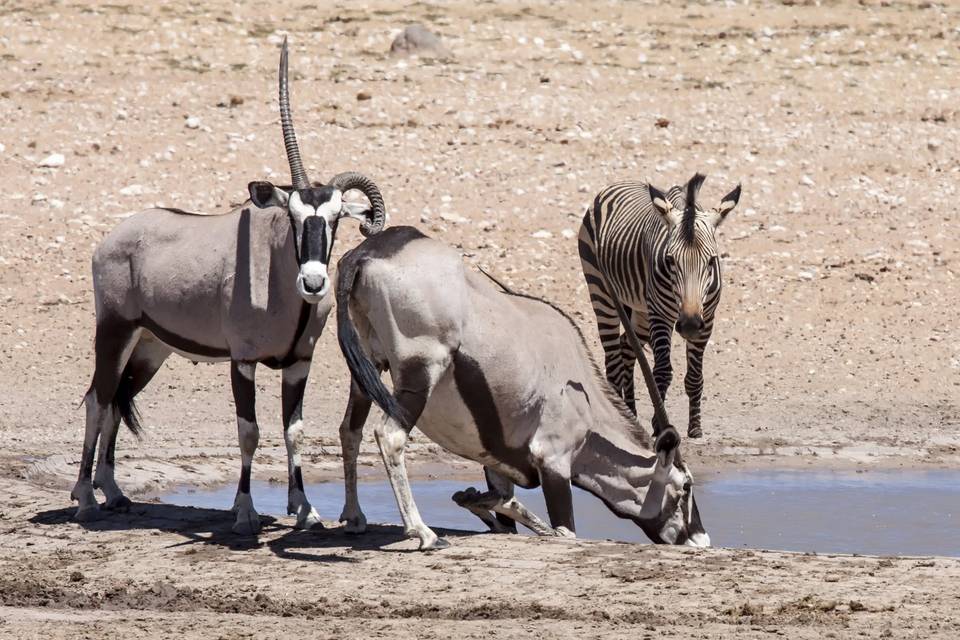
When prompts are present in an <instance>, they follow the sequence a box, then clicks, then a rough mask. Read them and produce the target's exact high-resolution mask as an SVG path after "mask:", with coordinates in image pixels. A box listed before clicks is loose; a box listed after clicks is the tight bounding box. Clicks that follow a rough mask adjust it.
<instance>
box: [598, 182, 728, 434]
mask: <svg viewBox="0 0 960 640" xmlns="http://www.w3.org/2000/svg"><path fill="white" fill-rule="evenodd" d="M703 179H704V178H703V176H701V175H699V174H697V175H695V176H694V177H693V178H692V179H691V180H690V182H688V183H687V184H686V185H684V186H683V187H679V186H675V187H672V188H671V189H669V190H668V191H667V192H666V193H665V194H664V193H662V192H660V191H659V190H657V189H656V188H655V187H653V186H651V185H648V184H645V183H642V182H621V183H617V184H614V185H611V186H609V187H607V188H606V189H604V190H603V191H601V192H600V193H599V194H597V197H596V198H595V199H594V201H593V205H592V206H591V207H590V208H589V209H588V210H587V213H586V215H584V217H583V224H582V225H581V227H580V235H579V251H580V262H581V264H582V266H583V275H584V278H585V279H586V282H587V288H588V290H589V292H590V301H591V303H592V305H593V311H594V313H595V314H596V317H597V329H598V331H599V334H600V342H601V344H602V345H603V351H604V357H605V360H606V374H607V379H608V380H609V381H610V383H611V384H612V385H613V387H614V388H615V389H617V390H618V391H619V392H620V393H621V395H622V396H623V399H624V400H625V401H626V403H627V405H628V406H629V407H630V408H631V409H632V410H633V411H634V412H636V404H635V401H634V387H633V367H634V363H635V361H636V354H635V353H634V351H633V349H632V348H631V347H630V344H629V342H628V341H627V340H626V337H625V336H624V335H621V332H620V319H619V317H618V315H617V311H616V308H615V307H614V302H613V299H612V297H611V294H615V295H616V299H617V300H619V301H620V302H621V304H623V305H624V307H625V309H626V311H627V313H628V314H629V316H630V320H631V322H632V323H633V326H634V330H635V331H636V333H637V336H638V337H639V338H640V340H642V341H643V342H646V343H648V344H650V345H651V348H652V350H653V357H654V369H653V374H654V378H655V380H656V383H657V388H658V389H659V391H660V396H661V397H663V398H666V393H667V388H668V387H669V386H670V382H671V379H672V375H673V370H672V367H671V364H670V347H671V340H672V337H673V330H674V327H676V328H677V330H678V331H679V332H680V333H681V335H682V336H683V338H684V339H685V340H686V342H687V373H686V377H685V379H684V386H685V388H686V392H687V396H688V397H689V400H690V418H689V423H688V428H687V434H688V435H689V436H690V437H694V438H696V437H699V436H700V435H701V434H702V430H701V425H700V399H701V396H702V395H703V352H704V350H705V349H706V346H707V343H708V342H709V340H710V333H711V332H712V330H713V320H714V312H715V311H716V308H717V306H718V305H719V303H720V290H721V275H720V259H719V256H718V252H717V243H716V237H715V230H716V227H717V225H719V224H720V222H722V220H723V219H724V217H725V216H726V214H727V213H729V212H730V210H732V209H733V207H734V206H736V203H737V201H738V200H739V197H740V187H739V186H737V188H736V189H734V190H733V191H732V192H731V193H730V194H728V195H727V196H725V197H724V199H723V201H722V203H721V205H720V207H719V208H718V209H716V210H710V211H704V210H703V209H702V208H701V207H700V206H699V204H698V203H697V201H696V199H697V193H698V191H699V188H700V185H701V184H702V183H703Z"/></svg>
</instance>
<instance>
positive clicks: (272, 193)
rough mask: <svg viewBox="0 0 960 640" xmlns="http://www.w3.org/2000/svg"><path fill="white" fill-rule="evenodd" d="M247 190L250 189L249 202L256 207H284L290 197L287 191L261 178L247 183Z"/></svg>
mask: <svg viewBox="0 0 960 640" xmlns="http://www.w3.org/2000/svg"><path fill="white" fill-rule="evenodd" d="M247 190H248V191H250V200H251V202H253V204H254V206H255V207H257V208H258V209H266V208H267V207H285V206H287V200H289V199H290V194H289V193H287V192H286V191H284V190H283V189H279V188H277V187H275V186H273V185H272V184H270V183H269V182H264V181H263V180H257V181H255V182H251V183H250V184H248V185H247Z"/></svg>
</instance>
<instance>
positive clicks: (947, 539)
mask: <svg viewBox="0 0 960 640" xmlns="http://www.w3.org/2000/svg"><path fill="white" fill-rule="evenodd" d="M698 482H699V484H698V487H697V503H698V505H699V507H700V512H701V515H702V517H703V522H704V524H705V526H706V528H707V531H708V532H709V533H710V536H711V538H712V539H713V543H714V545H716V546H724V547H751V548H762V549H782V550H791V551H816V552H819V553H831V552H832V553H862V554H876V555H949V556H960V527H958V525H960V472H952V471H931V472H866V473H848V472H827V473H824V472H805V471H763V472H747V473H722V474H717V475H715V476H712V477H710V478H709V479H701V480H698ZM468 485H469V483H467V482H453V481H449V480H433V481H424V482H416V483H413V491H414V495H415V497H416V500H417V506H418V507H419V508H420V512H421V514H423V517H424V519H425V520H426V522H427V523H428V524H429V525H431V526H434V527H446V528H452V529H466V530H473V531H482V530H484V526H483V524H482V523H481V522H480V520H478V519H477V518H476V517H475V516H473V515H472V514H470V513H469V512H467V511H466V510H464V509H461V508H460V507H458V506H456V505H455V504H454V503H453V502H452V501H451V499H450V496H451V495H453V493H454V492H455V491H458V490H460V489H464V488H466V487H467V486H468ZM475 486H477V487H478V488H483V487H482V484H480V483H475ZM234 491H235V490H234V488H233V487H222V488H216V489H191V488H189V487H181V488H179V489H178V490H176V491H175V492H172V493H170V494H167V495H165V496H163V500H164V501H165V502H170V503H174V504H179V505H185V506H197V507H207V508H221V509H227V508H229V507H230V505H231V504H232V503H233V494H234ZM252 493H253V497H254V501H255V503H256V506H257V509H258V511H259V512H260V513H262V514H270V515H285V513H286V505H287V491H286V487H285V486H284V485H282V484H270V483H254V486H253V487H252ZM307 494H308V496H309V497H310V500H311V501H312V502H313V504H314V506H315V507H316V509H317V511H318V512H319V513H320V515H321V516H322V517H324V518H328V519H333V518H335V517H336V516H337V515H338V514H339V513H340V509H341V507H342V505H343V488H342V485H340V484H339V483H336V482H330V483H322V484H316V485H312V486H310V487H308V488H307ZM517 496H518V498H519V499H520V500H521V502H523V503H524V504H525V505H527V506H528V507H529V508H531V509H533V510H534V511H536V512H537V513H538V514H540V515H541V516H543V517H544V519H546V508H545V506H544V504H543V498H542V496H541V493H540V491H539V490H534V491H523V490H520V491H518V493H517ZM360 499H361V504H362V505H363V509H364V512H365V513H366V515H367V519H368V521H369V522H380V523H399V522H400V516H399V512H398V511H397V506H396V502H395V501H394V498H393V492H392V490H391V489H390V485H389V484H388V483H387V482H385V481H384V482H365V483H361V485H360ZM574 504H575V513H576V521H577V534H578V535H579V536H580V537H582V538H594V539H604V538H610V539H614V540H622V541H628V542H647V539H646V537H645V536H644V535H643V532H642V531H640V529H639V528H638V527H637V526H636V525H634V524H633V523H631V522H629V521H625V520H620V519H618V518H617V517H616V516H614V515H613V514H612V513H610V512H609V511H608V510H607V509H606V507H604V505H603V504H602V503H601V502H600V501H599V500H598V499H596V498H594V497H593V496H591V495H589V494H587V493H585V492H582V491H579V490H577V491H575V495H574Z"/></svg>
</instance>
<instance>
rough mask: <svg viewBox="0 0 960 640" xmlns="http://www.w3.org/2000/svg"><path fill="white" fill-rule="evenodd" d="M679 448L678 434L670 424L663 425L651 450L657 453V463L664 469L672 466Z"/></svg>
mask: <svg viewBox="0 0 960 640" xmlns="http://www.w3.org/2000/svg"><path fill="white" fill-rule="evenodd" d="M679 448H680V434H679V433H677V430H676V429H674V428H673V427H672V426H667V427H665V428H664V429H663V430H662V431H660V435H658V436H657V440H656V442H654V444H653V450H654V451H656V453H657V464H658V465H659V466H661V467H663V468H666V469H669V468H670V467H672V466H673V461H674V459H675V458H676V457H677V449H679Z"/></svg>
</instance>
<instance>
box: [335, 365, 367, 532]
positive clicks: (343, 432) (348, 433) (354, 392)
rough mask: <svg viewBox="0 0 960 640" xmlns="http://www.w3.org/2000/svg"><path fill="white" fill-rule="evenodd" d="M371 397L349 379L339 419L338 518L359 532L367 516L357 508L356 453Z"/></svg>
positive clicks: (358, 450) (346, 525)
mask: <svg viewBox="0 0 960 640" xmlns="http://www.w3.org/2000/svg"><path fill="white" fill-rule="evenodd" d="M371 404H372V401H371V400H370V398H368V397H367V396H366V395H365V394H364V393H363V392H362V391H360V388H359V387H358V386H357V384H356V382H354V381H352V380H351V381H350V399H349V400H348V401H347V410H346V412H344V414H343V421H342V422H341V423H340V448H341V449H342V451H343V488H344V503H343V511H342V512H341V513H340V522H342V523H344V530H345V531H346V532H347V533H363V532H364V531H366V530H367V518H366V516H365V515H363V511H362V510H361V509H360V498H359V496H358V495H357V457H358V456H359V455H360V444H361V443H362V442H363V425H364V423H366V421H367V416H368V415H369V414H370V406H371Z"/></svg>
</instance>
